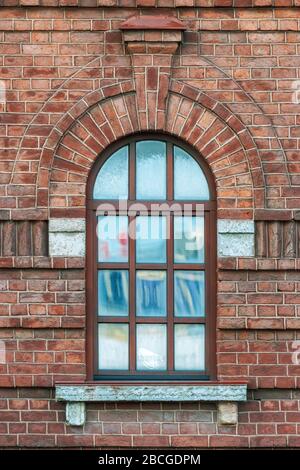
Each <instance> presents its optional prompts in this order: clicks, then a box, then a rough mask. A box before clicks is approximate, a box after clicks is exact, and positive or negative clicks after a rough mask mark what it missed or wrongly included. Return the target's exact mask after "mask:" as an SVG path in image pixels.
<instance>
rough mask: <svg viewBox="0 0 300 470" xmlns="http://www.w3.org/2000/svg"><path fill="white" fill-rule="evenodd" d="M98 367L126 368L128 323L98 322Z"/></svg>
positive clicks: (105, 368) (127, 358)
mask: <svg viewBox="0 0 300 470" xmlns="http://www.w3.org/2000/svg"><path fill="white" fill-rule="evenodd" d="M98 343H99V369H103V370H109V369H111V370H128V364H129V354H128V349H129V344H128V325H127V324H123V323H99V324H98Z"/></svg>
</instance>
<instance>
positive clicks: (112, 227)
mask: <svg viewBox="0 0 300 470" xmlns="http://www.w3.org/2000/svg"><path fill="white" fill-rule="evenodd" d="M97 236H98V260H99V261H101V262H106V263H113V262H119V263H121V262H123V263H126V261H127V260H128V218H127V217H126V216H119V217H115V216H100V217H98V225H97Z"/></svg>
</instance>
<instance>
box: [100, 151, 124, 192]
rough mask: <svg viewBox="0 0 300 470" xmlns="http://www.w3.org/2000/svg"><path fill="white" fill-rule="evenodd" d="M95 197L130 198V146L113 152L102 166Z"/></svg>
mask: <svg viewBox="0 0 300 470" xmlns="http://www.w3.org/2000/svg"><path fill="white" fill-rule="evenodd" d="M93 197H94V199H128V146H126V147H122V148H120V149H119V150H117V151H116V152H115V153H113V154H112V155H111V156H110V157H109V158H108V159H107V160H106V162H105V163H104V164H103V166H102V167H101V168H100V170H99V173H98V175H97V178H96V181H95V184H94V193H93Z"/></svg>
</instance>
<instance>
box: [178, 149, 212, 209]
mask: <svg viewBox="0 0 300 470" xmlns="http://www.w3.org/2000/svg"><path fill="white" fill-rule="evenodd" d="M174 199H177V200H204V201H206V200H208V199H209V188H208V184H207V181H206V177H205V175H204V173H203V171H202V168H201V167H200V165H199V164H198V163H197V162H196V160H195V159H194V158H193V157H192V156H191V155H189V154H188V153H187V152H185V151H184V150H183V149H182V148H180V147H177V146H174Z"/></svg>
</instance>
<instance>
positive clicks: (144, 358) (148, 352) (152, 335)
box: [136, 324, 167, 370]
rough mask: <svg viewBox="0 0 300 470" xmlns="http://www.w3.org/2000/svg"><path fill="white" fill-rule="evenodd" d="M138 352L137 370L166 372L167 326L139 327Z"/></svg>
mask: <svg viewBox="0 0 300 470" xmlns="http://www.w3.org/2000/svg"><path fill="white" fill-rule="evenodd" d="M136 350H137V360H136V363H137V364H136V367H137V370H165V369H166V367H167V329H166V325H157V324H152V325H151V324H139V325H137V330H136Z"/></svg>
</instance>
